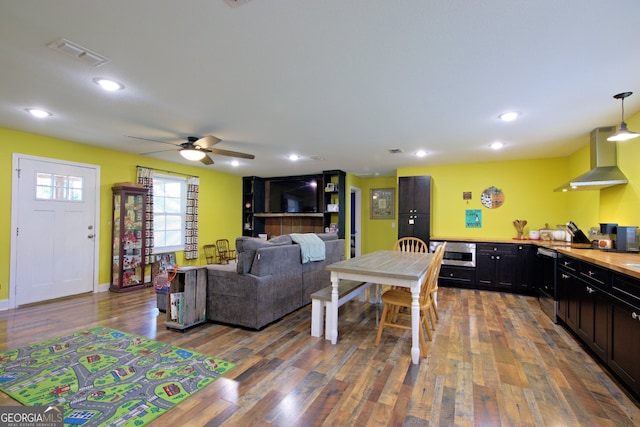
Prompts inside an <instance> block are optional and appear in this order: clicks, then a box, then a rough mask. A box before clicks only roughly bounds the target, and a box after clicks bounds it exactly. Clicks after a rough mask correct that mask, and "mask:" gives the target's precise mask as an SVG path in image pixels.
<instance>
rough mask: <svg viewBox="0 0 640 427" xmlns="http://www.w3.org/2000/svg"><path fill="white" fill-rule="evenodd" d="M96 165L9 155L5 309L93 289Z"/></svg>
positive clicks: (95, 277) (97, 197)
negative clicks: (10, 179) (8, 258)
mask: <svg viewBox="0 0 640 427" xmlns="http://www.w3.org/2000/svg"><path fill="white" fill-rule="evenodd" d="M99 176H100V168H99V166H96V165H87V164H80V163H73V162H66V161H62V160H57V159H49V158H42V157H33V156H27V155H23V154H14V155H13V182H12V194H11V230H12V233H11V261H10V263H11V273H10V277H9V280H10V284H11V285H10V290H9V308H14V307H17V306H20V305H24V304H30V303H34V302H40V301H46V300H50V299H55V298H61V297H65V296H69V295H76V294H80V293H85V292H92V291H97V273H98V271H97V265H98V247H97V244H96V241H97V240H98V238H97V230H99V223H98V222H99V217H98V215H97V212H100V209H99V204H100V198H99V195H100V183H99Z"/></svg>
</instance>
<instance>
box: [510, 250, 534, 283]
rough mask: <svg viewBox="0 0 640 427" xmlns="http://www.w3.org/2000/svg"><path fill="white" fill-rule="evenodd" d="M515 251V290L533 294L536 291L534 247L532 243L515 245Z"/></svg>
mask: <svg viewBox="0 0 640 427" xmlns="http://www.w3.org/2000/svg"><path fill="white" fill-rule="evenodd" d="M516 252H517V255H516V258H517V259H516V263H515V264H516V280H515V287H516V290H517V291H519V292H522V293H526V294H531V295H533V294H534V293H535V292H536V283H535V277H536V274H535V268H536V263H535V261H536V247H535V246H534V245H516Z"/></svg>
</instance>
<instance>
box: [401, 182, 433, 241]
mask: <svg viewBox="0 0 640 427" xmlns="http://www.w3.org/2000/svg"><path fill="white" fill-rule="evenodd" d="M430 235H431V177H430V176H403V177H400V178H398V238H401V237H418V238H420V239H422V240H424V241H425V242H427V243H428V242H429V238H430Z"/></svg>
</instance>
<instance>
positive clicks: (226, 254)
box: [216, 239, 236, 264]
mask: <svg viewBox="0 0 640 427" xmlns="http://www.w3.org/2000/svg"><path fill="white" fill-rule="evenodd" d="M216 248H217V250H218V263H219V264H229V261H232V260H235V259H236V250H235V249H231V248H230V247H229V240H227V239H218V240H216Z"/></svg>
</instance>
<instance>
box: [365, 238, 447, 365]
mask: <svg viewBox="0 0 640 427" xmlns="http://www.w3.org/2000/svg"><path fill="white" fill-rule="evenodd" d="M441 248H442V246H440V247H438V249H437V250H436V252H434V255H433V258H432V261H431V262H430V263H429V267H428V268H427V272H426V274H425V276H424V279H423V281H422V284H421V286H420V297H419V299H418V302H419V304H420V333H419V337H420V355H421V356H422V357H427V341H426V339H425V334H426V335H427V337H428V338H429V341H431V339H432V336H431V329H432V328H433V327H434V319H433V317H432V313H431V297H432V295H433V294H432V292H431V288H432V287H433V286H434V284H435V282H436V281H437V277H438V274H440V264H438V262H437V261H436V260H437V257H438V254H437V253H438V251H442V250H443V249H444V248H442V249H441ZM434 261H436V262H434ZM382 302H383V303H384V307H383V308H382V315H381V316H380V325H379V326H378V333H377V335H376V341H375V345H376V347H377V346H379V345H380V340H381V338H382V331H383V329H384V328H385V327H390V328H398V329H404V330H411V311H410V310H411V303H412V298H411V293H410V292H405V291H401V290H399V289H390V290H388V291H386V292H385V293H384V294H382ZM398 309H407V311H408V313H405V312H403V311H402V310H398ZM427 318H429V321H430V322H431V326H430V325H429V321H428V320H427Z"/></svg>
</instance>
